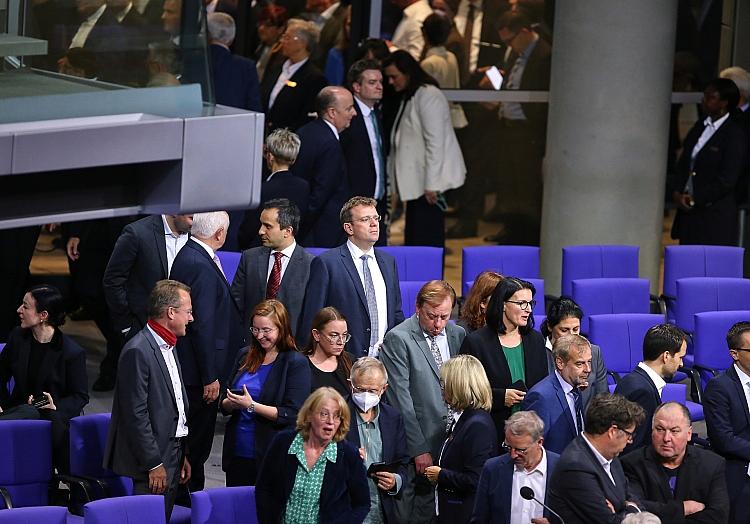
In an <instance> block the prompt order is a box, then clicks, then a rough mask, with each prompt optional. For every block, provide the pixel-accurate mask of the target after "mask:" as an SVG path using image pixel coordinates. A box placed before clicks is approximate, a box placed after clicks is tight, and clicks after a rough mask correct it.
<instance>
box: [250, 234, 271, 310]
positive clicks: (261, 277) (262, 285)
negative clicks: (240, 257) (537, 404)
mask: <svg viewBox="0 0 750 524" xmlns="http://www.w3.org/2000/svg"><path fill="white" fill-rule="evenodd" d="M270 256H271V249H270V248H267V247H264V248H263V249H259V250H258V252H257V262H258V263H257V278H258V280H257V282H258V288H259V289H260V296H262V297H264V298H265V296H266V286H267V285H268V276H267V275H268V258H269V257H270ZM253 307H255V306H253Z"/></svg>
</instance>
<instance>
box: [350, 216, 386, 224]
mask: <svg viewBox="0 0 750 524" xmlns="http://www.w3.org/2000/svg"><path fill="white" fill-rule="evenodd" d="M381 218H382V217H381V216H380V215H372V216H366V217H360V218H353V219H352V222H359V223H360V224H369V223H370V222H371V221H372V220H374V221H375V222H380V219H381Z"/></svg>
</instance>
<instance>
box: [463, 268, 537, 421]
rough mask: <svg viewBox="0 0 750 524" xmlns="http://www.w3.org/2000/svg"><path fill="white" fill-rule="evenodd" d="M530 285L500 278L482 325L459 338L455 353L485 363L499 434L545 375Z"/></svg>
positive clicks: (518, 280)
mask: <svg viewBox="0 0 750 524" xmlns="http://www.w3.org/2000/svg"><path fill="white" fill-rule="evenodd" d="M534 293H536V289H535V288H534V285H533V284H531V283H530V282H526V281H525V280H521V279H519V278H515V277H507V278H505V279H503V280H501V281H500V283H499V284H498V285H497V286H496V287H495V290H494V291H493V292H492V296H491V297H490V301H489V303H488V304H487V317H486V318H487V325H486V326H484V327H483V328H480V329H478V330H476V331H474V332H473V333H470V334H468V335H467V336H466V338H465V339H464V342H463V344H462V345H461V351H460V353H463V354H468V355H474V356H475V357H477V358H478V359H479V361H480V362H481V363H482V365H483V366H484V370H485V372H486V373H487V378H488V379H489V381H490V387H491V389H492V411H491V413H490V414H491V415H492V419H493V420H494V421H495V427H496V429H497V433H498V435H503V434H504V432H505V430H504V423H505V419H507V418H508V417H509V416H510V415H511V414H512V413H513V412H514V411H517V410H518V409H519V408H520V404H521V401H522V400H523V397H524V395H525V394H526V390H527V389H529V388H531V387H532V386H533V385H534V384H536V383H537V382H539V381H540V380H542V379H543V378H544V377H546V376H547V354H546V350H545V348H544V337H542V335H541V333H539V332H538V331H535V330H534V316H533V314H532V309H534V304H535V300H534Z"/></svg>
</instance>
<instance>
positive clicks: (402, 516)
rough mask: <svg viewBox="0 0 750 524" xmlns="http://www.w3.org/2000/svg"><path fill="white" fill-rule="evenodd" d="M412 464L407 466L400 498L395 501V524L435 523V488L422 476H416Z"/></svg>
mask: <svg viewBox="0 0 750 524" xmlns="http://www.w3.org/2000/svg"><path fill="white" fill-rule="evenodd" d="M416 473H417V472H416V469H415V467H414V463H413V462H411V463H410V464H409V468H408V469H407V474H406V478H405V479H404V484H403V487H402V488H401V497H400V498H396V499H395V506H394V509H395V512H396V520H397V522H408V523H409V524H432V523H433V522H435V488H434V487H433V486H431V485H430V483H429V482H428V481H427V478H426V477H425V476H424V475H417V474H416Z"/></svg>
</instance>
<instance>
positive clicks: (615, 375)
mask: <svg viewBox="0 0 750 524" xmlns="http://www.w3.org/2000/svg"><path fill="white" fill-rule="evenodd" d="M607 375H609V376H610V377H612V379H614V381H615V385H617V384H619V383H620V379H621V377H620V374H619V373H618V372H617V371H611V370H609V369H608V370H607Z"/></svg>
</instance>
